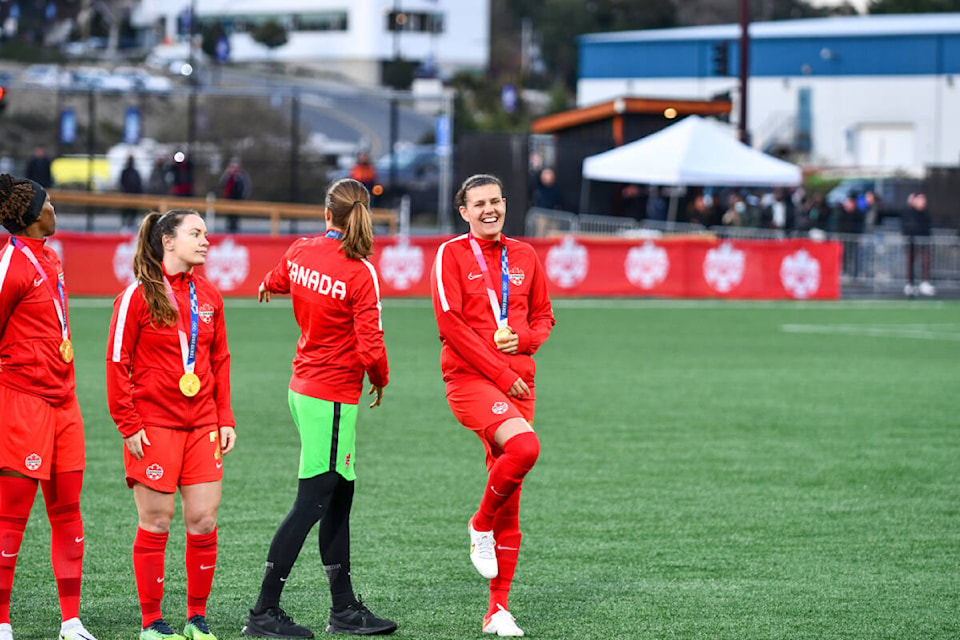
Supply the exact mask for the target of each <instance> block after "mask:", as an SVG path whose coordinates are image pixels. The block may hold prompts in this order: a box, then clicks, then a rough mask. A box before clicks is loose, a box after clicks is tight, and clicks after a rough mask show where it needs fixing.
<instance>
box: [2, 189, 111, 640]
mask: <svg viewBox="0 0 960 640" xmlns="http://www.w3.org/2000/svg"><path fill="white" fill-rule="evenodd" d="M0 223H2V224H3V226H4V228H6V230H7V231H9V232H10V233H11V234H12V235H11V237H10V238H9V239H4V240H3V241H2V242H0V365H2V366H0V640H13V637H14V635H13V629H12V627H11V625H10V592H11V589H12V588H13V574H14V571H15V569H16V566H17V556H18V555H19V554H20V543H21V541H22V540H23V532H24V529H25V527H26V524H27V520H28V518H29V516H30V509H31V507H33V501H34V497H35V496H36V495H37V485H38V484H39V485H40V486H41V487H42V488H43V500H44V503H45V504H46V508H47V518H48V519H49V520H50V560H51V564H52V565H53V575H54V577H55V578H56V581H57V593H58V596H59V599H60V613H61V615H62V620H63V622H62V624H61V628H60V640H94V638H93V636H92V635H91V634H90V632H89V631H87V630H86V629H85V628H84V627H83V625H82V624H81V623H80V618H79V617H78V616H79V615H80V580H81V573H82V567H83V542H84V534H83V520H82V518H81V516H80V488H81V487H82V486H83V472H84V469H85V467H86V452H85V448H84V438H83V418H82V417H81V415H80V407H79V405H78V404H77V394H76V382H75V378H74V369H73V343H72V342H71V341H70V337H71V336H70V314H69V309H68V303H67V302H68V301H67V290H66V286H65V284H64V280H63V269H62V267H61V265H60V258H59V257H57V254H56V252H54V251H53V249H51V248H50V247H49V246H48V245H47V244H46V239H47V238H48V237H49V236H52V235H53V234H54V232H55V231H56V228H57V215H56V213H55V212H54V210H53V205H52V204H51V203H50V197H49V196H48V195H47V192H46V191H45V190H44V188H43V187H42V186H41V185H40V184H39V183H37V182H34V181H33V180H26V179H23V178H14V177H13V176H11V175H9V174H6V173H4V174H0ZM28 604H29V603H28ZM28 611H29V614H27V613H26V612H25V615H36V613H37V611H36V610H35V608H33V607H30V608H28Z"/></svg>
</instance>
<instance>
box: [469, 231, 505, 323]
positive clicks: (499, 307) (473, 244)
mask: <svg viewBox="0 0 960 640" xmlns="http://www.w3.org/2000/svg"><path fill="white" fill-rule="evenodd" d="M468 237H469V239H470V248H471V249H473V257H474V258H476V259H477V265H479V267H480V272H481V273H483V280H484V282H485V283H486V285H487V297H488V298H490V308H491V309H492V310H493V317H494V319H496V321H497V327H505V326H507V307H508V306H509V304H510V271H509V262H508V261H507V245H505V244H504V245H501V249H500V304H497V294H496V292H494V290H493V278H492V277H491V275H490V270H489V269H487V261H486V260H484V258H483V252H482V251H481V250H480V243H479V242H477V240H476V238H474V237H473V236H468Z"/></svg>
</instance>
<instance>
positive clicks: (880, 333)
mask: <svg viewBox="0 0 960 640" xmlns="http://www.w3.org/2000/svg"><path fill="white" fill-rule="evenodd" d="M780 328H781V329H782V330H783V331H784V332H785V333H817V334H831V335H855V336H868V337H872V338H912V339H918V340H955V341H960V325H957V324H949V323H948V324H903V325H864V324H856V325H850V324H784V325H781V326H780Z"/></svg>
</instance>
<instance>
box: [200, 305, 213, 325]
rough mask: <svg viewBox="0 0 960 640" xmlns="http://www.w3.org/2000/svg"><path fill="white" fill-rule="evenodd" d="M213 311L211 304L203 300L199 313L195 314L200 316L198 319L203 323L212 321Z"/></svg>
mask: <svg viewBox="0 0 960 640" xmlns="http://www.w3.org/2000/svg"><path fill="white" fill-rule="evenodd" d="M213 312H214V308H213V305H212V304H210V303H209V302H204V303H203V304H201V305H200V309H199V313H198V314H197V315H199V316H200V320H201V321H202V322H203V324H210V323H211V322H213Z"/></svg>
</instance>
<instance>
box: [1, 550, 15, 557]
mask: <svg viewBox="0 0 960 640" xmlns="http://www.w3.org/2000/svg"><path fill="white" fill-rule="evenodd" d="M0 556H3V557H4V558H16V557H17V554H16V553H7V552H6V551H0Z"/></svg>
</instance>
